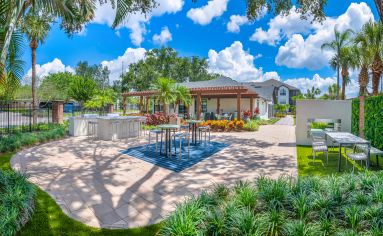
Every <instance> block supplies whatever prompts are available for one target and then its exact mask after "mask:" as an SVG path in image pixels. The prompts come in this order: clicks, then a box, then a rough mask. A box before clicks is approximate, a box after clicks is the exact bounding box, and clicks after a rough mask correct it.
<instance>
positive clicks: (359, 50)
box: [351, 32, 374, 138]
mask: <svg viewBox="0 0 383 236" xmlns="http://www.w3.org/2000/svg"><path fill="white" fill-rule="evenodd" d="M354 41H355V43H354V46H353V47H352V48H351V54H352V55H353V56H354V58H355V62H356V64H355V66H356V68H360V72H359V76H358V80H359V96H360V104H359V136H360V137H362V138H364V114H365V112H364V96H365V95H366V94H367V85H368V83H369V75H368V69H369V67H370V65H371V63H372V60H373V55H374V54H373V50H372V48H371V47H369V45H368V44H367V40H365V35H364V33H363V32H360V33H358V35H357V36H356V37H355V40H354Z"/></svg>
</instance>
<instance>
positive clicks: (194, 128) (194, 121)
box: [186, 120, 203, 146]
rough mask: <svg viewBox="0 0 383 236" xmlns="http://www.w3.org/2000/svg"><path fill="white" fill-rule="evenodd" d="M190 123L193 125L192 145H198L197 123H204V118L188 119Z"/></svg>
mask: <svg viewBox="0 0 383 236" xmlns="http://www.w3.org/2000/svg"><path fill="white" fill-rule="evenodd" d="M186 122H187V123H188V124H189V127H190V126H191V127H192V133H191V135H192V142H191V145H193V146H197V124H200V123H202V122H203V121H202V120H187V121H186Z"/></svg>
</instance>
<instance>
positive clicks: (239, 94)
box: [237, 93, 241, 120]
mask: <svg viewBox="0 0 383 236" xmlns="http://www.w3.org/2000/svg"><path fill="white" fill-rule="evenodd" d="M237 119H238V120H241V93H238V94H237Z"/></svg>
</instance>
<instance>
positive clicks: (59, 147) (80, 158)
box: [11, 125, 297, 228]
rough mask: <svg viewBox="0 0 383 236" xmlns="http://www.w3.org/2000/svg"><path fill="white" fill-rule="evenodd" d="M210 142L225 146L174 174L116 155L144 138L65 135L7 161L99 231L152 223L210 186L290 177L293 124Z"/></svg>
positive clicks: (72, 214)
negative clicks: (114, 139)
mask: <svg viewBox="0 0 383 236" xmlns="http://www.w3.org/2000/svg"><path fill="white" fill-rule="evenodd" d="M212 139H213V140H215V141H221V142H225V143H228V144H230V146H229V147H227V148H225V149H224V150H222V151H221V152H218V153H216V154H214V155H213V156H211V157H209V158H207V159H205V160H204V161H201V162H199V163H198V164H196V165H194V166H193V167H191V168H189V169H186V170H184V171H183V172H181V173H175V172H172V171H169V170H167V169H163V168H161V167H158V166H155V165H152V164H150V163H147V162H144V161H142V160H140V159H136V158H133V157H129V156H127V155H124V154H121V153H120V151H121V150H124V149H127V148H128V147H130V146H134V145H143V144H145V143H146V141H145V140H140V141H136V142H129V143H125V142H124V141H122V142H106V141H93V140H88V139H86V138H67V139H64V140H61V141H56V142H52V143H48V144H44V145H41V146H37V147H33V148H30V149H26V150H24V151H21V152H19V153H18V154H16V155H15V156H14V157H13V158H12V160H11V165H12V167H13V168H14V169H15V170H19V171H21V172H25V173H27V174H29V175H30V181H31V182H33V183H35V184H37V185H38V186H40V187H41V188H42V189H43V190H44V191H46V192H47V193H49V194H50V195H51V196H52V197H53V198H54V199H55V200H56V202H57V203H58V204H59V205H60V206H61V208H62V209H63V211H64V212H65V213H66V214H67V215H68V216H70V217H72V218H74V219H76V220H79V221H81V222H83V223H84V224H87V225H90V226H95V227H102V228H130V227H138V226H144V225H147V224H153V223H156V222H159V221H161V220H162V219H163V218H164V217H166V216H167V215H168V214H169V213H170V212H171V211H172V210H173V208H174V204H175V203H177V202H180V201H182V200H184V198H185V197H186V196H189V195H190V194H198V193H200V192H201V191H202V190H203V189H206V188H208V187H209V186H210V185H212V184H213V183H226V184H234V183H235V182H236V181H238V180H252V179H254V178H255V177H257V176H258V175H260V174H264V175H267V176H270V177H272V178H276V177H278V176H280V175H285V174H287V175H294V176H295V175H296V174H297V162H296V148H295V131H294V126H290V125H269V126H261V127H260V130H259V131H258V132H242V133H215V134H213V135H212Z"/></svg>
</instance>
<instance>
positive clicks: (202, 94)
mask: <svg viewBox="0 0 383 236" xmlns="http://www.w3.org/2000/svg"><path fill="white" fill-rule="evenodd" d="M189 90H190V94H191V95H192V97H193V98H195V99H196V102H197V119H200V118H201V117H200V116H201V100H202V98H216V99H217V109H216V111H217V113H219V111H220V99H221V98H237V117H238V118H240V117H241V99H242V98H249V99H250V112H251V114H253V113H254V99H255V98H257V97H258V95H257V94H256V93H255V92H254V91H251V90H249V89H248V88H247V87H245V86H222V87H203V88H190V89H189ZM156 94H158V91H156V90H147V91H140V92H127V93H123V94H122V96H123V97H124V101H123V102H124V107H125V104H126V98H127V97H140V109H141V110H143V109H142V108H143V105H144V98H145V100H146V102H145V110H146V112H148V101H149V99H150V98H151V97H153V96H155V95H156Z"/></svg>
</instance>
